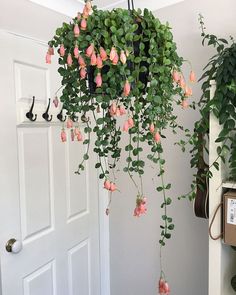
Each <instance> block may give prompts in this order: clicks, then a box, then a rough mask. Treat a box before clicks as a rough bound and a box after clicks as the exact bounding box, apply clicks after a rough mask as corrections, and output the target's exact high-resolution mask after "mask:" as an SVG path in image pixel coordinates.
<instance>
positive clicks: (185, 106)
mask: <svg viewBox="0 0 236 295" xmlns="http://www.w3.org/2000/svg"><path fill="white" fill-rule="evenodd" d="M181 106H182V109H184V110H186V109H187V108H188V107H189V104H188V101H187V100H186V99H184V100H183V101H182V102H181Z"/></svg>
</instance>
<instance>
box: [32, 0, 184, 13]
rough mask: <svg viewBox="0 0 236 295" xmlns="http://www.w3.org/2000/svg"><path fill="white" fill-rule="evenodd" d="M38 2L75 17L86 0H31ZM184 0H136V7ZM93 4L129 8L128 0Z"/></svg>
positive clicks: (95, 0)
mask: <svg viewBox="0 0 236 295" xmlns="http://www.w3.org/2000/svg"><path fill="white" fill-rule="evenodd" d="M30 1H31V2H34V3H36V4H39V5H41V6H44V7H47V8H49V9H51V10H54V11H56V12H59V13H61V14H64V15H67V16H70V17H74V16H75V15H76V13H77V11H81V10H82V8H83V6H84V0H30ZM182 1H184V0H148V1H145V0H134V5H135V8H141V9H144V8H148V9H149V10H152V11H155V10H158V9H160V8H163V7H166V6H169V5H173V4H176V3H179V2H182ZM93 4H94V5H97V6H98V8H100V9H108V10H110V9H113V8H117V7H122V8H127V0H112V1H111V0H93Z"/></svg>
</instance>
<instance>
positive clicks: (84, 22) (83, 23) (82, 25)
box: [80, 18, 87, 31]
mask: <svg viewBox="0 0 236 295" xmlns="http://www.w3.org/2000/svg"><path fill="white" fill-rule="evenodd" d="M80 27H81V30H83V31H84V30H86V29H87V21H86V19H85V18H83V19H82V21H81V24H80Z"/></svg>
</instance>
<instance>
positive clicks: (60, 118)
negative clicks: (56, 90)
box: [57, 107, 66, 122]
mask: <svg viewBox="0 0 236 295" xmlns="http://www.w3.org/2000/svg"><path fill="white" fill-rule="evenodd" d="M57 119H58V120H59V121H61V122H65V120H66V116H65V118H64V119H63V107H62V109H61V111H60V113H59V114H58V115H57Z"/></svg>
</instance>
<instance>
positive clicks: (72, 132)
mask: <svg viewBox="0 0 236 295" xmlns="http://www.w3.org/2000/svg"><path fill="white" fill-rule="evenodd" d="M70 137H71V141H74V140H75V134H74V130H73V129H71V131H70Z"/></svg>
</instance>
